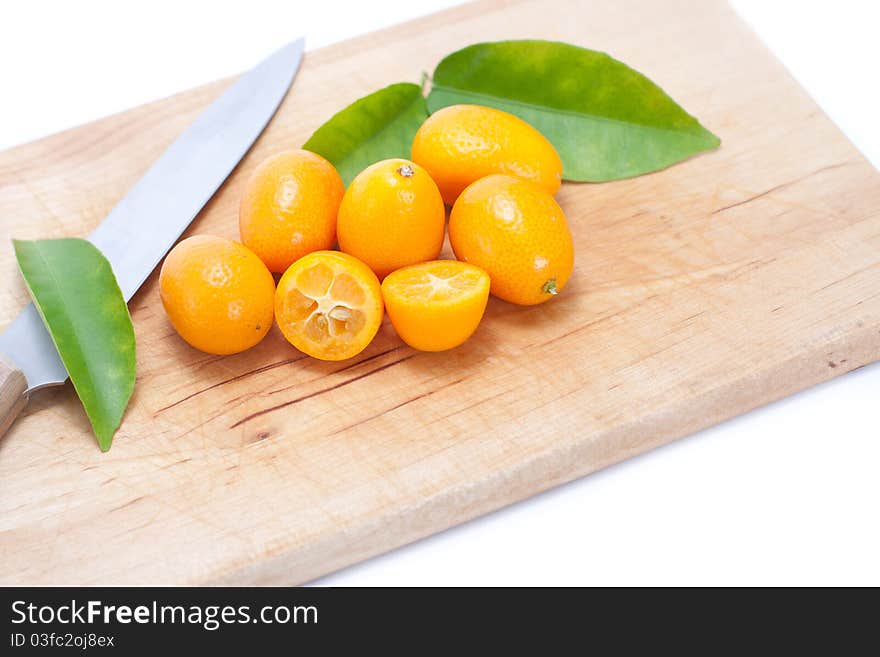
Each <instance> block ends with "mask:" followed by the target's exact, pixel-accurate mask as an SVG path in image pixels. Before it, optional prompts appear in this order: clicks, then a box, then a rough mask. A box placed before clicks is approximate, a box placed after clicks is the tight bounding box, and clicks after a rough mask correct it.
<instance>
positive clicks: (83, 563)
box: [0, 0, 880, 584]
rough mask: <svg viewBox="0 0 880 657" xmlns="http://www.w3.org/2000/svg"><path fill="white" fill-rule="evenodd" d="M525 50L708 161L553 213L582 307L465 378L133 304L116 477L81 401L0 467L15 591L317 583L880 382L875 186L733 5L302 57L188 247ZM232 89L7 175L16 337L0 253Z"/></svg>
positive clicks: (77, 139)
mask: <svg viewBox="0 0 880 657" xmlns="http://www.w3.org/2000/svg"><path fill="white" fill-rule="evenodd" d="M291 36H293V35H291ZM521 37H538V38H547V39H560V40H565V41H570V42H573V43H577V44H582V45H584V46H589V47H591V48H596V49H600V50H605V51H607V52H610V53H612V54H613V55H615V56H616V57H618V58H619V59H622V60H623V61H625V62H627V63H628V64H630V65H632V66H633V67H635V68H637V69H638V70H640V71H642V72H644V73H645V74H647V75H648V76H650V77H651V78H652V79H653V80H655V81H657V82H658V83H659V84H660V85H661V86H663V87H664V88H665V89H666V90H667V91H668V92H669V93H670V94H671V95H672V96H673V97H674V98H676V99H677V100H678V101H679V102H681V103H682V104H683V105H684V107H685V108H686V109H688V110H689V111H690V112H692V113H693V114H695V115H696V116H698V117H699V118H700V120H701V121H702V122H703V123H704V124H705V125H706V126H707V127H708V128H709V129H711V130H712V131H714V132H715V133H717V134H718V135H719V136H720V137H721V138H722V140H723V142H724V143H723V146H722V148H721V149H720V150H719V151H716V152H714V153H710V154H707V155H703V156H700V157H696V158H693V159H691V160H690V161H688V162H685V163H683V164H680V165H678V166H675V167H672V168H670V169H668V170H666V171H662V172H658V173H655V174H652V175H648V176H643V177H640V178H637V179H633V180H625V181H620V182H614V183H608V184H602V185H589V184H580V185H579V184H565V185H564V186H563V188H562V190H561V192H560V193H559V196H558V198H559V201H560V203H561V204H562V206H563V207H564V209H565V210H566V212H567V214H568V217H569V219H570V221H571V224H572V230H573V233H574V236H575V242H576V253H577V256H576V259H577V264H576V269H575V273H574V275H573V278H572V280H571V282H570V284H569V286H568V287H567V288H566V289H565V291H564V293H563V294H562V295H561V296H560V297H559V298H558V299H556V300H554V301H552V302H551V303H548V304H546V305H543V306H540V307H534V308H518V307H514V306H512V305H508V304H506V303H503V302H500V301H498V300H494V299H493V300H491V301H490V304H489V308H488V311H487V315H486V318H485V320H484V322H483V324H482V325H481V327H480V329H479V331H478V332H477V334H476V335H475V336H474V338H473V339H472V340H470V341H469V342H468V343H467V344H466V345H464V346H463V347H461V348H459V349H457V350H455V351H452V352H450V353H443V354H427V353H417V352H414V351H413V350H411V349H409V348H408V347H406V346H404V345H403V344H402V343H401V342H400V340H399V339H398V338H397V337H396V336H395V334H394V331H393V329H392V328H391V327H390V325H389V324H388V323H387V321H386V323H385V324H384V325H383V327H382V329H381V331H380V333H379V335H378V336H377V338H376V340H375V341H374V343H373V344H372V345H371V346H370V347H369V348H368V349H367V350H366V351H365V352H364V353H363V354H361V355H360V356H359V357H358V358H356V359H354V360H352V361H351V362H343V363H324V362H318V361H314V360H311V359H308V358H304V357H303V356H302V355H301V354H300V353H298V352H297V351H295V350H294V349H293V348H292V347H290V346H289V345H288V344H287V343H286V342H284V341H283V339H282V338H281V336H280V334H279V332H278V331H277V329H273V331H272V332H271V333H270V334H269V336H268V337H267V338H266V340H265V341H264V342H263V343H262V344H260V345H259V346H258V347H256V348H255V349H253V350H251V351H249V352H246V353H243V354H239V355H236V356H231V357H215V356H209V355H206V354H203V353H199V352H197V351H195V350H193V349H191V348H190V347H188V346H187V345H186V344H184V342H183V341H182V340H181V339H179V338H178V337H177V335H176V334H175V333H174V331H173V330H172V329H171V327H170V325H169V324H168V322H167V320H166V318H165V315H164V313H163V311H162V308H161V305H160V302H159V295H158V289H157V285H156V274H155V273H154V275H153V276H151V277H150V279H149V280H148V281H147V282H146V284H145V285H144V286H143V288H142V289H141V290H140V292H139V293H138V294H137V295H136V296H135V297H134V299H133V300H132V302H131V311H132V316H133V319H134V324H135V330H136V332H137V339H138V380H137V386H136V389H135V393H134V397H133V399H132V402H131V406H130V408H129V410H128V412H127V414H126V416H125V419H124V421H123V424H122V427H121V428H120V430H119V432H118V434H117V435H116V439H115V441H114V444H113V448H112V450H111V451H110V452H109V453H107V454H102V453H100V452H99V451H98V449H97V447H96V445H95V441H94V439H93V437H92V436H91V434H90V431H89V426H88V423H87V420H86V417H85V414H84V413H83V411H82V409H81V407H80V406H79V403H78V401H77V399H76V397H75V395H74V392H73V389H72V388H71V386H70V385H69V384H68V385H66V386H64V387H62V388H57V389H53V390H47V391H43V392H40V393H38V394H35V395H34V396H33V398H32V401H31V403H30V406H29V408H28V409H27V411H26V412H25V413H24V414H23V416H22V417H20V418H19V420H18V422H17V423H16V425H15V426H14V428H13V429H12V430H11V432H10V433H9V434H8V435H7V436H6V437H5V438H4V439H3V440H2V441H0V554H2V559H0V582H2V583H3V584H62V583H63V584H99V583H101V584H122V583H137V584H146V583H161V584H195V583H208V584H220V583H224V584H244V583H258V584H270V583H271V584H285V583H297V582H303V581H306V580H309V579H311V578H314V577H316V576H318V575H321V574H323V573H327V572H329V571H332V570H334V569H337V568H340V567H342V566H345V565H347V564H350V563H353V562H355V561H358V560H360V559H364V558H366V557H369V556H371V555H375V554H377V553H380V552H383V551H386V550H389V549H391V548H394V547H396V546H399V545H402V544H404V543H407V542H410V541H413V540H416V539H418V538H420V537H422V536H426V535H428V534H431V533H433V532H436V531H439V530H441V529H444V528H446V527H449V526H451V525H454V524H456V523H460V522H462V521H464V520H467V519H469V518H473V517H475V516H478V515H480V514H483V513H486V512H488V511H492V510H493V509H497V508H499V507H501V506H504V505H506V504H509V503H511V502H514V501H516V500H520V499H522V498H525V497H527V496H530V495H533V494H535V493H537V492H539V491H541V490H544V489H547V488H550V487H551V486H555V485H557V484H560V483H562V482H565V481H568V480H571V479H573V478H575V477H580V476H582V475H585V474H587V473H590V472H593V471H594V470H597V469H599V468H603V467H605V466H607V465H609V464H612V463H614V462H617V461H620V460H622V459H625V458H627V457H630V456H632V455H634V454H638V453H640V452H644V451H645V450H648V449H651V448H653V447H656V446H658V445H662V444H663V443H666V442H668V441H670V440H673V439H675V438H678V437H680V436H683V435H685V434H688V433H691V432H693V431H696V430H697V429H700V428H702V427H706V426H709V425H711V424H714V423H717V422H720V421H721V420H724V419H725V418H729V417H731V416H734V415H737V414H740V413H744V412H746V411H748V410H749V409H752V408H755V407H756V406H759V405H762V404H765V403H767V402H769V401H772V400H774V399H778V398H780V397H782V396H784V395H788V394H790V393H792V392H795V391H796V390H800V389H802V388H805V387H807V386H810V385H813V384H816V383H818V382H820V381H824V380H826V379H829V378H831V377H834V376H838V375H840V374H842V373H844V372H847V371H849V370H852V369H854V368H856V367H860V366H862V365H864V364H866V363H868V362H870V361H873V360H876V359H878V357H880V174H878V172H877V171H876V170H874V168H873V167H872V166H871V165H870V164H868V162H867V161H866V160H865V159H864V158H863V157H862V156H861V155H860V154H859V153H858V151H857V150H856V149H855V148H854V147H853V146H852V144H850V143H849V142H848V141H847V140H846V139H845V138H844V136H843V135H842V134H841V133H840V131H839V130H838V129H837V128H836V127H835V126H834V125H833V124H832V123H831V121H830V120H829V119H828V118H827V117H826V116H825V115H824V114H823V113H822V112H821V111H820V110H819V108H818V107H817V106H816V104H815V103H814V102H813V101H812V100H811V99H810V98H809V97H808V96H807V94H806V93H805V92H804V91H803V90H802V89H800V88H799V87H798V85H797V84H796V83H795V82H794V80H792V78H791V77H790V76H789V74H788V73H787V72H786V71H785V69H784V68H783V67H782V66H781V65H780V63H779V62H777V61H776V60H775V59H774V58H773V57H772V56H771V55H770V53H768V51H767V49H766V48H765V47H764V46H763V45H762V44H761V43H760V42H759V41H758V39H757V38H756V37H755V36H754V35H753V34H751V33H750V32H749V30H748V29H747V28H746V27H745V26H744V25H743V24H742V23H741V22H740V20H739V19H738V18H737V17H736V16H735V15H734V13H733V12H732V11H731V9H730V8H729V7H728V6H727V5H726V4H725V3H723V2H721V1H720V0H711V1H704V2H699V3H695V2H690V1H688V0H670V1H666V2H652V3H644V2H641V1H639V0H625V1H620V0H614V1H613V2H612V1H611V0H608V1H603V2H600V1H596V2H582V1H577V0H571V1H566V0H555V1H553V2H548V1H547V0H535V1H521V2H500V1H489V2H481V3H477V4H471V5H467V6H463V7H460V8H456V9H454V10H451V11H447V12H444V13H441V14H437V15H434V16H430V17H427V18H425V19H422V20H418V21H415V22H412V23H408V24H405V25H400V26H397V27H394V28H391V29H389V30H385V31H382V32H378V33H375V34H371V35H368V36H365V37H361V38H358V39H355V40H352V41H348V42H345V43H342V44H338V45H335V46H331V47H329V48H325V49H322V50H318V51H315V52H310V53H308V55H307V56H306V59H305V62H304V65H303V68H302V70H301V72H300V74H299V76H298V78H297V80H296V82H295V84H294V87H293V90H292V91H291V93H290V94H289V96H288V98H287V99H286V101H285V102H284V104H283V105H282V107H281V109H280V111H279V113H278V115H277V116H276V118H275V119H274V121H273V122H272V123H271V125H270V127H269V129H268V130H267V131H266V132H265V134H264V135H263V136H262V138H261V139H260V140H259V142H257V144H256V146H255V148H254V149H253V150H252V152H251V153H250V154H249V155H248V157H247V158H245V160H244V161H243V162H242V164H241V166H240V167H239V168H238V169H237V171H236V172H235V173H234V174H233V175H232V177H231V178H230V179H229V181H228V182H227V183H226V184H225V185H224V187H223V188H222V189H221V190H220V191H219V192H218V193H217V195H216V197H215V198H214V199H213V200H212V201H211V202H210V203H209V204H208V206H207V207H206V208H205V210H204V211H203V212H202V213H201V215H200V216H199V217H198V218H197V219H196V221H195V222H193V224H192V227H191V229H190V230H189V231H188V234H194V233H215V234H221V235H227V236H230V237H236V236H237V213H236V209H237V202H238V198H239V194H240V193H241V189H242V183H243V181H244V180H245V178H246V177H247V175H248V174H249V173H250V172H251V170H252V169H253V168H254V166H255V165H256V164H257V163H258V162H260V161H261V160H262V159H263V158H265V157H266V156H268V155H270V154H272V153H274V152H276V151H278V150H281V149H284V148H290V147H298V146H300V145H301V144H302V143H303V142H304V141H305V139H306V138H307V137H308V136H309V135H310V134H311V132H312V131H313V130H314V129H315V128H316V127H317V126H318V125H319V124H320V123H321V122H323V121H324V120H325V119H326V118H328V117H329V116H330V115H331V114H333V113H334V112H336V111H337V110H339V109H340V108H341V107H343V106H344V105H346V104H348V103H349V102H351V101H352V100H354V99H355V98H357V97H359V96H361V95H363V94H365V93H368V92H370V91H373V90H375V89H377V88H378V87H380V86H383V85H386V84H389V83H392V82H398V81H405V80H412V81H415V80H418V79H419V75H420V73H421V71H423V70H424V71H431V70H433V67H434V65H435V64H436V63H437V62H438V61H439V60H440V59H441V58H442V57H443V56H444V55H445V54H447V53H449V52H451V51H453V50H455V49H457V48H459V47H462V46H464V45H467V44H470V43H474V42H478V41H485V40H495V39H505V38H521ZM227 84H228V81H225V82H218V83H215V84H211V85H208V86H206V87H202V88H199V89H196V90H193V91H190V92H186V93H183V94H180V95H178V96H174V97H172V98H168V99H166V100H162V101H158V102H156V103H153V104H151V105H147V106H145V107H140V108H137V109H134V110H131V111H129V112H126V113H123V114H120V115H117V116H114V117H111V118H108V119H103V120H101V121H97V122H95V123H92V124H89V125H85V126H82V127H80V128H76V129H74V130H70V131H68V132H65V133H62V134H59V135H56V136H53V137H49V138H47V139H43V140H41V141H38V142H36V143H32V144H29V145H26V146H22V147H20V148H15V149H13V150H10V151H8V152H6V153H3V154H0V221H2V225H3V237H4V243H3V245H2V248H0V272H2V276H3V280H4V281H6V283H5V284H4V286H3V289H2V292H0V327H4V326H6V324H7V323H8V322H9V321H11V319H12V318H13V316H14V315H15V314H16V313H17V312H18V311H19V310H20V309H21V308H22V306H23V305H24V304H25V303H26V301H27V294H26V291H25V289H24V287H23V285H22V282H21V280H20V277H19V275H18V273H17V270H16V266H15V262H14V259H13V253H12V248H11V246H10V244H9V242H8V241H7V239H5V238H8V237H10V236H15V237H18V238H40V237H60V236H73V235H85V234H87V233H88V232H89V231H91V229H92V228H94V227H95V225H97V223H98V222H100V221H101V219H102V218H103V217H104V215H105V214H106V213H107V212H108V210H110V208H111V207H112V206H113V205H114V204H115V203H116V201H118V200H119V199H120V198H121V197H122V196H123V195H124V194H125V193H126V191H127V190H128V188H129V187H130V186H131V185H132V183H133V182H134V181H135V180H136V179H137V178H138V177H139V176H140V175H141V174H142V173H143V172H144V170H145V169H146V168H147V166H148V165H149V164H150V163H151V162H152V161H153V160H154V159H155V158H156V157H157V156H158V155H159V154H160V153H161V152H162V150H163V149H164V148H165V147H166V146H167V145H168V144H169V143H170V142H171V141H172V140H173V139H174V137H175V136H176V135H177V134H178V133H179V132H180V131H181V130H182V129H183V128H184V127H185V126H186V125H187V124H188V123H189V122H190V121H192V120H193V119H194V118H195V116H196V115H197V114H198V112H199V111H200V110H201V109H202V108H203V107H204V106H205V105H206V104H207V103H209V102H210V101H211V100H213V99H214V98H215V97H216V96H217V95H218V93H219V92H220V91H221V90H222V89H223V88H224V87H225V86H226V85H227ZM144 230H149V226H148V225H145V226H144ZM755 457H756V458H760V455H759V454H756V455H755ZM782 476H783V477H784V473H783V474H782ZM572 521H573V522H576V521H577V520H576V519H572Z"/></svg>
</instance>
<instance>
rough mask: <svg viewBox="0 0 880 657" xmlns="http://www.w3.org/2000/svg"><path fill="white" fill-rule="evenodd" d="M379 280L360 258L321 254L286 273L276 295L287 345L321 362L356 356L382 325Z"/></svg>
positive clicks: (296, 264) (328, 252)
mask: <svg viewBox="0 0 880 657" xmlns="http://www.w3.org/2000/svg"><path fill="white" fill-rule="evenodd" d="M383 314H384V311H383V307H382V291H381V289H380V288H379V279H377V278H376V275H375V274H374V273H373V272H372V270H371V269H370V268H369V267H367V266H366V265H365V264H364V263H362V262H361V261H360V260H358V259H357V258H354V257H353V256H350V255H348V254H346V253H340V252H339V251H315V252H314V253H310V254H308V255H307V256H303V257H302V258H300V259H299V260H297V261H296V262H295V263H293V265H291V266H290V268H289V269H288V270H287V271H286V272H284V276H282V277H281V280H280V281H278V289H277V290H276V292H275V320H276V321H277V322H278V326H279V327H280V328H281V332H282V333H283V334H284V337H285V338H287V341H288V342H290V344H292V345H293V346H294V347H296V348H297V349H299V350H300V351H302V352H304V353H306V354H308V355H309V356H312V357H314V358H320V359H321V360H343V359H345V358H351V357H352V356H356V355H357V354H359V353H360V352H361V351H363V350H364V348H365V347H366V346H367V345H368V344H370V341H371V340H372V339H373V337H374V336H375V335H376V332H377V331H378V330H379V325H380V324H381V323H382V315H383Z"/></svg>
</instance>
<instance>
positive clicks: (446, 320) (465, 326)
mask: <svg viewBox="0 0 880 657" xmlns="http://www.w3.org/2000/svg"><path fill="white" fill-rule="evenodd" d="M382 297H383V298H384V299H385V309H386V310H387V311H388V317H390V318H391V323H392V324H393V325H394V329H395V330H396V331H397V334H398V335H399V336H400V337H401V339H402V340H403V341H404V342H406V343H407V344H408V345H409V346H410V347H414V348H416V349H421V350H422V351H444V350H446V349H452V348H453V347H457V346H458V345H460V344H461V343H462V342H464V341H465V340H467V339H468V338H469V337H471V335H472V334H473V332H474V331H475V330H477V326H478V325H479V323H480V320H481V319H482V318H483V312H484V311H485V310H486V302H487V301H488V300H489V275H488V274H487V273H486V272H484V271H483V270H482V269H480V268H479V267H475V266H473V265H469V264H467V263H465V262H458V261H456V260H434V261H432V262H423V263H421V264H418V265H410V266H409V267H404V268H403V269H398V270H397V271H395V272H392V273H391V274H389V275H388V276H387V277H386V278H385V280H384V281H382Z"/></svg>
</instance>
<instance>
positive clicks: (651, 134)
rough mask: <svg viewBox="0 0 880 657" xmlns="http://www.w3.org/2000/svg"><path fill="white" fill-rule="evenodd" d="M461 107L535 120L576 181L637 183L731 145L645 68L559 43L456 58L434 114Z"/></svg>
mask: <svg viewBox="0 0 880 657" xmlns="http://www.w3.org/2000/svg"><path fill="white" fill-rule="evenodd" d="M458 103H470V104H475V105H488V106H491V107H495V108H497V109H501V110H504V111H506V112H510V113H511V114H515V115H517V116H519V117H520V118H522V119H524V120H525V121H527V122H528V123H530V124H532V125H533V126H534V127H535V128H537V129H538V130H539V131H540V132H541V133H543V134H544V136H545V137H547V139H549V140H550V141H551V142H552V144H553V145H554V146H555V147H556V150H557V151H558V152H559V156H560V157H561V158H562V163H563V177H564V178H566V179H568V180H579V181H589V182H603V181H606V180H616V179H619V178H629V177H631V176H637V175H639V174H642V173H647V172H649V171H656V170H657V169H662V168H664V167H667V166H669V165H670V164H674V163H675V162H678V161H680V160H683V159H685V158H687V157H689V156H691V155H694V154H695V153H699V152H701V151H706V150H711V149H713V148H717V147H718V145H719V144H720V143H721V142H720V140H719V139H718V137H716V136H715V135H713V134H712V133H711V132H709V131H708V130H706V129H705V128H704V127H703V126H701V125H700V123H699V122H698V121H697V120H696V119H695V118H694V117H692V116H691V115H690V114H688V113H687V112H685V111H684V110H683V109H682V108H681V107H680V106H679V105H678V104H677V103H676V102H675V101H674V100H672V98H670V97H669V96H668V95H666V93H665V92H664V91H663V90H662V89H661V88H660V87H658V86H657V85H656V84H654V83H653V82H651V81H650V80H649V79H648V78H646V77H645V76H644V75H642V74H641V73H639V72H638V71H635V70H633V69H631V68H630V67H629V66H627V65H626V64H624V63H622V62H619V61H617V60H616V59H613V58H612V57H609V56H608V55H606V54H605V53H601V52H597V51H595V50H587V49H586V48H580V47H578V46H573V45H570V44H567V43H559V42H555V41H499V42H495V43H480V44H476V45H473V46H468V47H467V48H463V49H462V50H459V51H457V52H454V53H452V54H451V55H449V56H447V57H446V58H445V59H444V60H443V61H441V62H440V64H439V65H438V66H437V69H436V70H435V71H434V77H433V82H432V87H431V92H430V94H429V95H428V109H429V110H430V111H431V112H435V111H436V110H438V109H440V108H441V107H446V106H448V105H455V104H458Z"/></svg>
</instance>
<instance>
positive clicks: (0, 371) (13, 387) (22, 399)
mask: <svg viewBox="0 0 880 657" xmlns="http://www.w3.org/2000/svg"><path fill="white" fill-rule="evenodd" d="M27 403H28V394H27V379H26V378H25V377H24V374H22V371H21V370H20V369H18V368H17V367H15V366H13V365H11V364H10V363H9V362H7V361H5V360H3V359H2V358H0V436H2V435H3V434H5V433H6V430H7V429H9V427H10V426H12V422H13V421H14V420H15V418H16V417H18V414H19V413H21V411H22V409H23V408H24V407H25V406H27Z"/></svg>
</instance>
